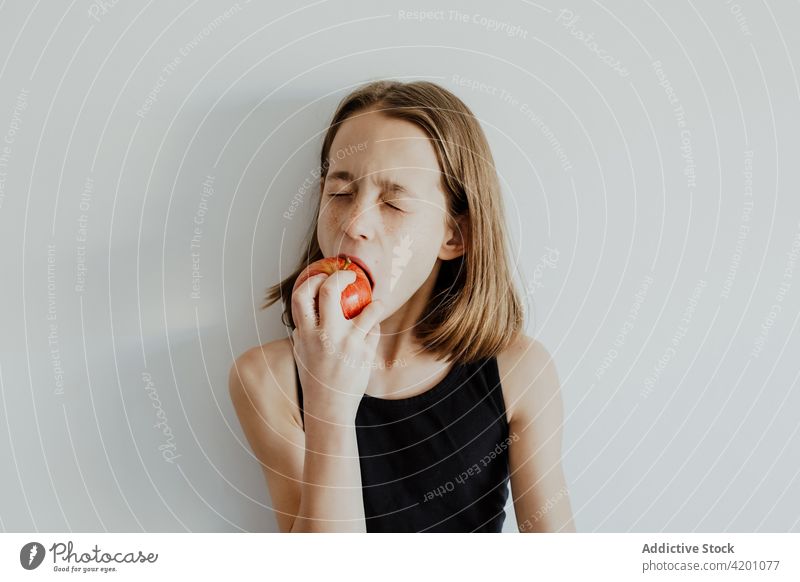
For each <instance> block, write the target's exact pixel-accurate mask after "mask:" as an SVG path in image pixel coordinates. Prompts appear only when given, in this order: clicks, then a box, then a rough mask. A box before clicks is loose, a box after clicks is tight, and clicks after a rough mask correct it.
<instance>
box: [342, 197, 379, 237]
mask: <svg viewBox="0 0 800 582" xmlns="http://www.w3.org/2000/svg"><path fill="white" fill-rule="evenodd" d="M379 210H380V209H379V206H378V204H377V203H376V202H375V201H373V200H372V199H370V198H368V197H367V196H364V195H359V196H355V197H354V201H353V202H352V203H351V204H350V205H349V207H348V212H346V213H345V216H344V220H345V223H344V232H345V234H347V236H349V237H350V238H353V239H365V240H369V239H371V238H373V236H374V235H375V229H376V228H377V226H378V224H377V223H378V221H379V220H380V212H379Z"/></svg>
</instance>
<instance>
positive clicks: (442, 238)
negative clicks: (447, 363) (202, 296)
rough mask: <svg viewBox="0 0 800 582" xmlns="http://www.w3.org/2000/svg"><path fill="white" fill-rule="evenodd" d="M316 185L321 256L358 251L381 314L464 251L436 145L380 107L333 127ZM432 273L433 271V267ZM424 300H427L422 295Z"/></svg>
mask: <svg viewBox="0 0 800 582" xmlns="http://www.w3.org/2000/svg"><path fill="white" fill-rule="evenodd" d="M328 160H329V164H330V166H329V169H328V173H327V176H326V177H325V180H324V182H323V183H322V201H321V204H320V214H319V221H318V225H317V239H318V240H319V245H320V248H321V250H322V253H323V255H324V256H326V257H333V256H337V255H339V254H341V253H345V254H348V255H351V256H356V257H358V258H359V259H360V260H361V262H362V263H364V264H365V265H366V266H367V267H368V269H369V271H370V272H371V274H372V278H373V280H374V287H373V298H374V299H380V300H381V301H382V302H383V303H384V305H385V308H386V310H385V311H384V314H385V315H384V317H386V316H388V315H389V314H391V313H394V312H395V311H396V310H397V309H398V308H399V307H401V306H403V305H404V304H405V303H406V302H407V301H408V300H409V299H410V298H411V297H412V296H413V295H414V293H415V292H416V291H417V290H418V289H419V288H420V287H421V286H422V285H423V283H425V282H426V280H427V279H428V278H429V277H431V276H432V273H433V269H434V267H435V266H438V265H437V262H438V261H439V260H449V259H452V258H455V257H457V256H459V255H460V254H461V252H463V251H462V250H461V249H462V248H463V247H462V245H461V244H460V240H461V236H460V235H461V233H460V231H459V228H458V227H455V228H451V227H450V226H449V225H448V221H447V220H446V218H447V207H446V198H445V194H444V191H443V189H442V187H441V169H440V167H439V162H438V160H437V157H436V150H435V149H434V147H433V145H432V144H431V143H430V141H429V138H428V136H427V134H426V133H425V132H424V131H423V130H422V129H421V128H420V127H418V126H417V125H416V124H414V123H411V122H409V121H405V120H400V119H393V118H391V117H387V116H386V115H383V114H382V113H380V112H377V111H370V112H368V113H363V112H362V113H361V114H360V115H359V114H356V116H355V117H350V118H349V119H347V120H346V121H345V122H344V123H342V125H341V126H340V128H339V131H338V133H337V134H336V137H335V139H334V140H333V144H332V145H331V150H330V152H329V154H328ZM437 271H438V269H437ZM426 299H427V298H426Z"/></svg>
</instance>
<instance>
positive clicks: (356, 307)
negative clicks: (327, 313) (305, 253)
mask: <svg viewBox="0 0 800 582" xmlns="http://www.w3.org/2000/svg"><path fill="white" fill-rule="evenodd" d="M336 271H353V272H355V274H356V280H355V281H354V282H352V283H350V284H349V285H348V286H347V287H345V288H344V290H343V291H342V299H341V305H342V313H343V314H344V318H345V319H352V318H354V317H355V316H356V315H358V314H359V313H361V310H363V309H364V308H365V307H366V306H367V305H369V304H370V303H371V302H372V285H371V284H370V280H369V277H367V274H366V273H365V272H364V270H363V269H362V268H361V267H359V266H358V265H357V264H355V263H354V262H352V261H351V260H350V259H349V258H348V257H345V258H342V257H326V258H324V259H320V260H318V261H314V262H313V263H311V264H310V265H308V266H307V267H306V268H305V269H303V271H302V272H301V273H300V274H299V275H298V276H297V279H296V280H295V282H294V287H292V293H294V292H295V290H297V288H298V287H299V286H300V285H302V284H303V281H305V280H306V279H308V278H309V277H313V276H314V275H319V274H320V273H326V274H328V275H331V274H333V273H335V272H336ZM314 309H315V310H316V312H317V313H319V296H317V297H314Z"/></svg>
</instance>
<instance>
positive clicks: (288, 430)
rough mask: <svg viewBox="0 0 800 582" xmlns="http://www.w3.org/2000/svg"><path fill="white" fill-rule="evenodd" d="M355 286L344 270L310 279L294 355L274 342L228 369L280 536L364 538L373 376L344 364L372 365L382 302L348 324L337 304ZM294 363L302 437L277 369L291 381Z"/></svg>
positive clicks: (298, 304) (298, 293) (299, 294)
mask: <svg viewBox="0 0 800 582" xmlns="http://www.w3.org/2000/svg"><path fill="white" fill-rule="evenodd" d="M354 278H355V274H354V273H353V272H352V271H337V272H336V273H334V274H332V275H331V276H330V277H328V276H327V275H317V276H313V277H309V278H308V279H306V281H305V282H304V283H302V284H301V285H300V286H299V287H298V288H297V289H296V290H295V292H294V293H293V295H292V313H293V314H294V315H295V321H296V323H297V327H296V329H295V330H294V331H293V333H292V338H291V347H288V349H287V345H286V344H285V343H283V344H278V345H281V346H282V347H283V351H280V350H279V349H278V348H276V347H275V343H274V342H273V344H269V345H271V346H272V348H271V349H270V350H266V351H265V350H262V349H260V348H256V349H255V350H251V351H249V352H247V353H246V354H245V355H243V356H242V357H241V358H239V360H242V361H241V362H239V360H237V363H236V364H235V365H234V367H233V368H232V369H231V374H230V393H231V399H232V401H233V403H234V406H235V408H236V412H237V414H238V416H239V420H240V422H241V424H242V428H243V430H244V432H245V434H246V435H247V439H248V441H249V442H250V445H251V447H252V448H253V451H254V452H255V454H256V456H257V457H258V459H259V461H261V464H262V467H263V470H264V474H265V476H266V479H267V484H268V487H269V490H270V497H271V498H272V503H273V506H274V508H275V512H276V515H277V519H278V524H279V527H280V529H281V531H283V532H288V531H291V532H310V531H318V532H339V531H356V532H363V531H366V523H365V517H364V501H363V495H362V491H361V465H360V458H359V454H358V442H357V439H356V430H355V417H356V411H357V410H358V403H359V402H360V401H361V398H362V397H363V395H364V392H365V390H366V387H367V383H368V380H369V374H370V368H369V367H365V366H361V367H358V366H356V367H355V368H354V369H353V368H351V367H350V365H349V364H345V363H344V362H345V361H346V362H372V361H373V360H374V354H375V349H376V346H377V342H378V337H379V333H380V323H379V317H380V315H381V311H382V304H380V302H379V301H373V302H372V303H370V304H369V305H367V306H366V307H365V308H364V309H363V311H362V312H361V313H360V314H359V315H358V316H356V317H355V318H353V319H351V320H345V318H344V315H343V314H342V310H341V305H340V301H341V300H340V298H341V295H342V289H343V288H344V286H345V285H347V284H349V283H352V281H353V279H354ZM317 296H319V305H320V313H319V314H316V313H315V307H314V298H315V297H317ZM363 330H367V333H366V335H365V332H364V331H363ZM340 355H341V356H347V358H343V357H342V358H340V357H337V356H340ZM293 359H296V360H297V361H298V362H299V365H300V376H301V380H302V384H303V392H304V396H305V398H304V401H305V406H304V409H305V432H304V431H303V428H302V427H301V425H300V423H299V419H298V418H297V416H298V415H297V414H296V413H297V412H298V408H297V406H296V404H295V403H294V402H292V401H291V400H290V399H289V398H287V396H286V394H285V391H284V390H281V387H280V385H279V383H278V381H277V380H276V377H275V373H274V371H273V368H275V369H279V372H281V374H280V375H281V377H283V378H291V377H292V376H293V375H294V374H293V373H292V371H291V370H292V368H293V363H292V360H293ZM258 370H261V372H260V373H259V372H258ZM243 371H244V372H243ZM287 383H289V382H284V384H287ZM291 384H292V390H293V389H294V386H293V382H291Z"/></svg>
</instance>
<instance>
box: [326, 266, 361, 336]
mask: <svg viewBox="0 0 800 582" xmlns="http://www.w3.org/2000/svg"><path fill="white" fill-rule="evenodd" d="M355 280H356V274H355V272H354V271H350V270H347V271H343V270H338V271H334V272H333V273H332V274H331V275H330V277H328V278H327V279H326V280H325V281H324V282H323V283H322V286H321V287H320V288H319V318H320V325H321V326H322V327H327V326H328V325H330V324H332V323H334V324H335V325H339V324H341V323H342V322H344V321H347V320H346V319H345V318H344V312H343V311H342V292H343V291H344V290H345V288H346V287H347V286H348V285H350V284H351V283H353V282H355Z"/></svg>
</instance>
